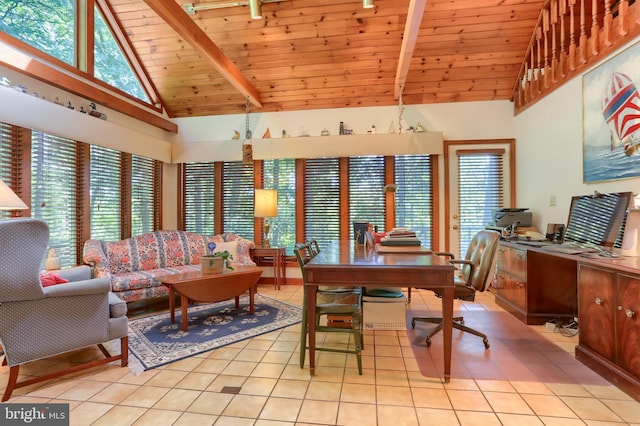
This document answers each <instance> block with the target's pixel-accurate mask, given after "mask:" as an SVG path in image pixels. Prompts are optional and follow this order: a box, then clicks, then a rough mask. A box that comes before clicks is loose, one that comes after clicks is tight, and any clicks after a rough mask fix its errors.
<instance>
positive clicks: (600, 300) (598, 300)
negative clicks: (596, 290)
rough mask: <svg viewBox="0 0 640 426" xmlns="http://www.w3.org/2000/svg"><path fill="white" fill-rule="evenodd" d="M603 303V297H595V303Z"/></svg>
mask: <svg viewBox="0 0 640 426" xmlns="http://www.w3.org/2000/svg"><path fill="white" fill-rule="evenodd" d="M603 303H604V299H601V298H599V297H596V305H602V304H603Z"/></svg>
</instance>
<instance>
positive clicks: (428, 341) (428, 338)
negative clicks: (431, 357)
mask: <svg viewBox="0 0 640 426" xmlns="http://www.w3.org/2000/svg"><path fill="white" fill-rule="evenodd" d="M430 346H431V337H427V347H430Z"/></svg>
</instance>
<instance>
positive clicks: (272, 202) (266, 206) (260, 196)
mask: <svg viewBox="0 0 640 426" xmlns="http://www.w3.org/2000/svg"><path fill="white" fill-rule="evenodd" d="M254 201H255V203H254V209H255V210H254V213H253V216H254V217H263V218H265V219H264V242H263V243H262V246H263V247H271V243H270V242H269V218H270V217H276V216H278V190H277V189H256V190H255V200H254Z"/></svg>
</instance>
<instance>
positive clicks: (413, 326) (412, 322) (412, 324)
mask: <svg viewBox="0 0 640 426" xmlns="http://www.w3.org/2000/svg"><path fill="white" fill-rule="evenodd" d="M411 328H416V320H415V319H413V318H412V319H411Z"/></svg>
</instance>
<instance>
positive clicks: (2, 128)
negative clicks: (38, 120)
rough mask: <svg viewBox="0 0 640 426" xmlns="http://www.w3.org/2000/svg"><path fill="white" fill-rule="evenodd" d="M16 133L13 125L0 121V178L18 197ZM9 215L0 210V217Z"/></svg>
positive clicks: (17, 147)
mask: <svg viewBox="0 0 640 426" xmlns="http://www.w3.org/2000/svg"><path fill="white" fill-rule="evenodd" d="M18 134H19V133H18V132H17V131H16V129H15V127H14V126H12V125H10V124H6V123H0V179H2V181H3V182H4V183H5V184H6V185H7V186H9V188H11V189H12V190H13V192H15V193H16V194H17V195H18V196H19V197H20V191H19V190H18V188H19V178H20V174H19V173H18V165H19V164H20V162H19V160H20V158H19V153H20V150H19V143H20V142H19V139H18ZM21 198H22V197H21ZM23 201H28V200H23ZM10 216H11V212H10V211H7V210H0V218H7V217H10Z"/></svg>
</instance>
